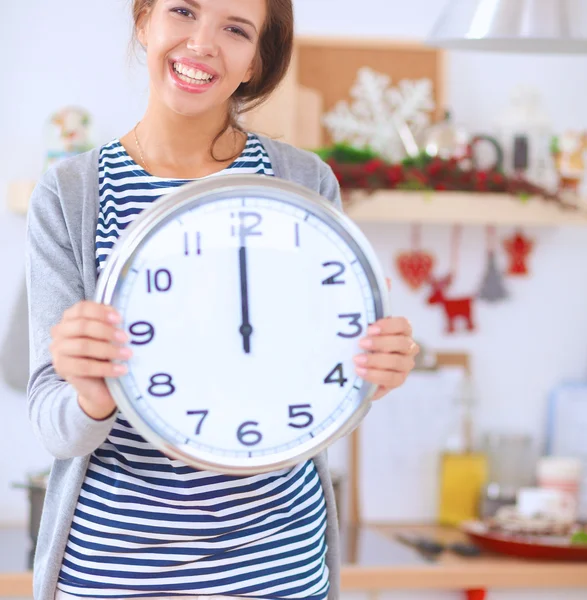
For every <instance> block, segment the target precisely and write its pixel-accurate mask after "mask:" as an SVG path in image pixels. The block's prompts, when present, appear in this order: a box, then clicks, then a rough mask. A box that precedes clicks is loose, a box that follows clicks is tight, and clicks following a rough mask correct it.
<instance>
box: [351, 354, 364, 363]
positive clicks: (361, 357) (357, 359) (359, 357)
mask: <svg viewBox="0 0 587 600" xmlns="http://www.w3.org/2000/svg"><path fill="white" fill-rule="evenodd" d="M354 360H355V363H356V364H358V365H366V364H367V357H366V356H365V355H364V354H359V355H357V356H355V358H354Z"/></svg>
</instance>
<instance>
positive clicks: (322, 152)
mask: <svg viewBox="0 0 587 600" xmlns="http://www.w3.org/2000/svg"><path fill="white" fill-rule="evenodd" d="M314 152H315V153H316V154H317V155H318V156H320V158H321V159H322V160H323V161H324V162H326V163H327V164H328V165H330V167H331V168H332V170H333V172H334V174H335V175H336V178H337V179H338V181H339V184H340V187H341V189H343V190H350V189H362V190H369V191H375V190H381V189H385V190H394V189H395V190H412V191H460V192H476V193H485V192H488V193H504V194H511V195H513V196H517V197H518V198H519V199H520V200H522V201H523V200H527V199H528V198H530V197H532V196H540V197H542V198H544V199H546V200H551V201H554V202H558V203H560V204H561V205H563V206H568V205H567V204H565V203H564V202H563V201H562V200H561V199H560V197H559V196H558V195H557V194H552V193H550V192H548V191H547V190H545V189H544V188H541V187H540V186H537V185H535V184H533V183H531V182H529V181H527V180H526V179H524V178H521V177H510V176H508V175H507V174H505V173H504V172H503V171H502V170H500V169H497V168H492V169H487V170H482V169H476V168H474V167H473V168H465V167H464V166H463V164H462V162H461V161H459V160H457V159H442V158H439V157H432V156H429V155H428V154H426V153H425V152H422V153H420V154H419V155H418V156H416V157H408V158H405V159H404V160H402V161H401V162H399V163H389V162H387V161H385V160H384V159H383V158H382V157H381V156H380V155H379V154H378V153H377V152H375V151H374V150H372V149H370V148H365V149H362V150H361V149H357V148H354V147H352V146H350V145H348V144H344V143H339V144H334V145H333V146H329V147H326V148H319V149H317V150H314Z"/></svg>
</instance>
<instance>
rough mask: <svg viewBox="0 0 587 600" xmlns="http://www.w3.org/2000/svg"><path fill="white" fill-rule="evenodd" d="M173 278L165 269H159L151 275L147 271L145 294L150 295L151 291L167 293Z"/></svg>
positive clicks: (149, 271) (150, 272) (149, 270)
mask: <svg viewBox="0 0 587 600" xmlns="http://www.w3.org/2000/svg"><path fill="white" fill-rule="evenodd" d="M172 283H173V278H172V277H171V273H170V272H169V271H168V270H167V269H159V270H158V271H155V273H153V272H152V271H151V269H147V293H148V294H151V293H152V292H153V290H156V291H157V292H168V291H169V290H170V289H171V284H172Z"/></svg>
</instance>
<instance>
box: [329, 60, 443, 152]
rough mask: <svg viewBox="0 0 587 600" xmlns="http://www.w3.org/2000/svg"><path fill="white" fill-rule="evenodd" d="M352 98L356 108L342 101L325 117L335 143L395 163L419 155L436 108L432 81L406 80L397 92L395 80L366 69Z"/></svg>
mask: <svg viewBox="0 0 587 600" xmlns="http://www.w3.org/2000/svg"><path fill="white" fill-rule="evenodd" d="M350 95H351V97H352V98H353V99H354V102H353V104H352V106H349V104H348V103H347V102H345V101H341V102H339V103H338V104H337V105H336V106H335V107H334V108H333V109H332V111H330V112H329V113H327V114H326V115H324V117H323V123H324V125H325V126H326V127H327V129H328V131H329V132H330V135H331V137H332V139H333V140H334V142H335V143H340V142H346V143H348V144H350V145H352V146H353V147H355V148H357V149H363V148H366V147H369V148H371V149H372V150H374V151H375V152H377V153H378V154H381V156H383V157H384V158H386V159H387V160H389V161H392V162H398V161H400V160H402V159H403V158H405V157H406V155H411V156H414V155H416V154H418V152H419V147H418V144H417V142H416V138H417V136H418V135H419V134H420V133H422V132H423V131H424V130H425V129H426V127H427V126H428V125H429V123H430V111H432V110H434V108H435V104H434V99H433V96H432V82H431V81H430V80H429V79H419V80H416V81H411V80H402V81H400V82H399V84H398V86H397V87H396V88H393V87H391V77H389V76H388V75H384V74H381V73H377V72H376V71H374V70H373V69H370V68H369V67H362V68H361V69H359V71H358V73H357V80H356V82H355V84H354V85H353V87H352V88H351V91H350Z"/></svg>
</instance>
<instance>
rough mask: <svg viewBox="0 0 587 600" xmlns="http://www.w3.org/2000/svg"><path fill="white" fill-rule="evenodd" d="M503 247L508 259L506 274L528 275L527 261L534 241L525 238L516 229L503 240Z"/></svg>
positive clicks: (514, 275) (515, 275)
mask: <svg viewBox="0 0 587 600" xmlns="http://www.w3.org/2000/svg"><path fill="white" fill-rule="evenodd" d="M503 247H504V249H505V251H506V252H507V253H508V257H509V261H510V264H509V267H508V270H507V274H508V275H511V276H512V277H519V276H522V275H529V273H530V270H529V269H528V265H527V261H528V258H529V256H530V253H531V252H532V250H533V249H534V241H533V240H531V239H530V238H527V237H526V236H525V235H524V234H523V233H522V231H521V230H517V231H516V232H515V233H514V235H512V236H511V237H509V238H507V239H505V240H504V242H503Z"/></svg>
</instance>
